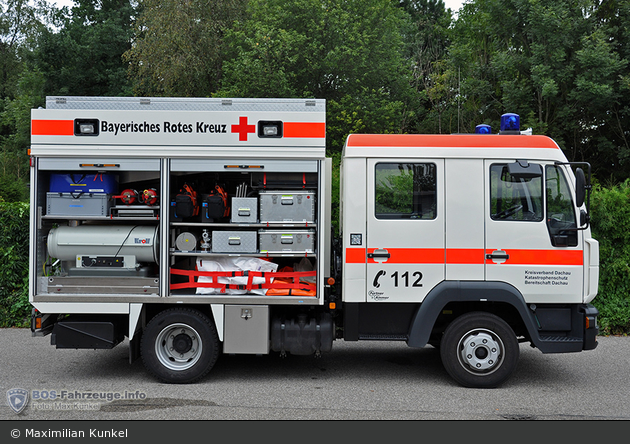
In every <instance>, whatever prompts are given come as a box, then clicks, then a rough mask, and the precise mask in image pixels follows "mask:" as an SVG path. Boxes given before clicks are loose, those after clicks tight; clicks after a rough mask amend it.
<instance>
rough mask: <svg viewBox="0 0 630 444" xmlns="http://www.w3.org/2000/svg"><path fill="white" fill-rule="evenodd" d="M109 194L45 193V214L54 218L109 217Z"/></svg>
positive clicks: (110, 201)
mask: <svg viewBox="0 0 630 444" xmlns="http://www.w3.org/2000/svg"><path fill="white" fill-rule="evenodd" d="M111 206H112V199H110V196H109V194H82V195H80V196H77V195H73V194H72V193H46V214H48V215H54V216H109V209H110V207H111Z"/></svg>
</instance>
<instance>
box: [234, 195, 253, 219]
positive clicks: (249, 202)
mask: <svg viewBox="0 0 630 444" xmlns="http://www.w3.org/2000/svg"><path fill="white" fill-rule="evenodd" d="M230 212H231V221H232V222H233V223H256V222H258V198H256V197H233V198H232V209H231V210H230Z"/></svg>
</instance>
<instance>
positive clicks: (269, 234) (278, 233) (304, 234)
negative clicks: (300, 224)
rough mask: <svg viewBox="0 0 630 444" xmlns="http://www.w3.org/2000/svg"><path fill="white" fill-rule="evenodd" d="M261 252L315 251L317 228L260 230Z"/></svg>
mask: <svg viewBox="0 0 630 444" xmlns="http://www.w3.org/2000/svg"><path fill="white" fill-rule="evenodd" d="M258 240H259V244H260V252H261V253H288V252H299V253H313V252H315V230H259V231H258Z"/></svg>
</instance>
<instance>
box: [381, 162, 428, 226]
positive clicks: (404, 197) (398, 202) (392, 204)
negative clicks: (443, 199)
mask: <svg viewBox="0 0 630 444" xmlns="http://www.w3.org/2000/svg"><path fill="white" fill-rule="evenodd" d="M435 174H436V167H435V164H433V163H379V164H377V165H376V171H375V183H376V193H375V196H376V202H375V213H376V214H375V216H376V218H377V219H435V218H436V215H437V198H436V177H435Z"/></svg>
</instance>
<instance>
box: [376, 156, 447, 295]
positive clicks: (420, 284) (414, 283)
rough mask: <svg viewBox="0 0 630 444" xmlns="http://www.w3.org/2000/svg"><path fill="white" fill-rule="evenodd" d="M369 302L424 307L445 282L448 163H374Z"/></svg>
mask: <svg viewBox="0 0 630 444" xmlns="http://www.w3.org/2000/svg"><path fill="white" fill-rule="evenodd" d="M367 187H368V190H367V200H368V205H367V213H368V214H367V236H366V237H367V240H366V245H367V261H366V267H367V275H366V278H367V282H366V291H367V301H368V302H420V301H422V300H423V299H424V298H425V296H426V295H427V293H428V292H429V291H430V290H431V289H432V288H433V287H434V286H435V285H437V284H438V283H439V282H441V281H443V280H444V277H445V232H444V229H445V214H444V160H443V159H427V160H419V159H386V160H385V159H383V160H378V159H368V161H367Z"/></svg>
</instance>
